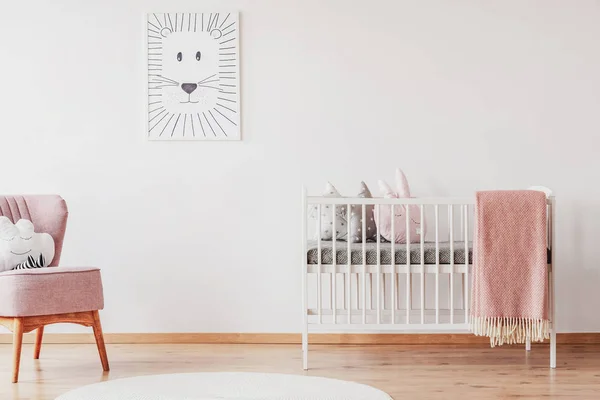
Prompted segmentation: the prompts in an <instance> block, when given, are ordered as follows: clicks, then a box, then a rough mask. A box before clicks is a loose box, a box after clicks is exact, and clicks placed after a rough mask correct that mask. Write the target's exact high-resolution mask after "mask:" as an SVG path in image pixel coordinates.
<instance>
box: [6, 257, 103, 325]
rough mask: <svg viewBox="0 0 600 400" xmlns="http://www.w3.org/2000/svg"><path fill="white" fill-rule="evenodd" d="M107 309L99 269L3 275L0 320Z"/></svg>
mask: <svg viewBox="0 0 600 400" xmlns="http://www.w3.org/2000/svg"><path fill="white" fill-rule="evenodd" d="M103 308H104V296H103V294H102V279H101V277H100V269H98V268H91V267H81V268H71V267H51V268H42V269H31V270H13V271H6V272H2V273H0V316H2V317H30V316H35V315H53V314H66V313H74V312H82V311H94V310H101V309H103Z"/></svg>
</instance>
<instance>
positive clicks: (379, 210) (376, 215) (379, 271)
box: [373, 205, 381, 324]
mask: <svg viewBox="0 0 600 400" xmlns="http://www.w3.org/2000/svg"><path fill="white" fill-rule="evenodd" d="M374 211H376V212H375V214H374V215H373V218H375V217H377V223H376V224H375V225H376V226H381V225H380V223H379V222H380V220H379V216H380V214H381V209H380V208H379V205H376V206H375V210H374ZM376 236H377V237H376V240H377V323H378V324H381V244H380V239H379V232H377V235H376Z"/></svg>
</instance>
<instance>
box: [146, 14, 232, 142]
mask: <svg viewBox="0 0 600 400" xmlns="http://www.w3.org/2000/svg"><path fill="white" fill-rule="evenodd" d="M144 32H145V38H146V40H145V41H146V46H145V55H146V63H145V65H146V78H147V79H146V135H147V138H148V140H151V141H214V140H241V129H240V121H241V116H240V114H241V109H240V57H239V33H240V31H239V13H238V12H236V11H233V12H197V13H189V12H188V13H146V14H145V15H144Z"/></svg>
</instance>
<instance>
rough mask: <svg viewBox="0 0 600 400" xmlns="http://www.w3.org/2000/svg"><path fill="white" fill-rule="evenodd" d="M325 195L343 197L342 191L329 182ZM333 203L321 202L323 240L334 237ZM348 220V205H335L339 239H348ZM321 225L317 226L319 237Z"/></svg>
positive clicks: (336, 228) (337, 236)
mask: <svg viewBox="0 0 600 400" xmlns="http://www.w3.org/2000/svg"><path fill="white" fill-rule="evenodd" d="M323 197H342V195H341V194H340V192H338V190H337V189H336V188H335V187H334V186H333V185H332V184H331V183H329V182H327V186H326V187H325V192H324V193H323ZM333 207H334V206H333V204H321V240H332V239H333V212H332V211H333ZM347 223H348V221H347V220H346V206H343V205H337V206H335V230H336V233H337V234H336V238H337V240H346V237H347V236H348V226H347ZM318 235H319V227H318V226H317V237H318Z"/></svg>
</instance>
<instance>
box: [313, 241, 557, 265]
mask: <svg viewBox="0 0 600 400" xmlns="http://www.w3.org/2000/svg"><path fill="white" fill-rule="evenodd" d="M332 247H333V244H332V242H331V241H321V264H325V265H327V264H331V263H332V261H333V248H332ZM423 247H424V250H423V254H424V256H425V257H424V259H425V262H424V264H434V265H435V242H425V243H424V246H423ZM380 249H381V250H380V251H381V264H382V265H389V264H391V261H392V245H391V243H387V242H386V243H380ZM394 252H395V253H396V254H395V261H396V264H397V265H401V264H406V244H398V243H396V244H395V249H394ZM350 253H351V263H352V264H354V265H360V264H362V243H351V244H350ZM365 254H366V264H367V265H377V243H375V242H369V243H366V244H365ZM451 254H452V253H451V251H450V242H440V243H439V259H440V264H446V265H447V264H450V261H451ZM468 254H469V264H471V263H472V262H473V243H472V242H469V243H468ZM318 255H319V252H318V247H317V241H316V240H315V241H309V242H308V254H307V261H308V264H318V263H319V260H318ZM550 258H551V257H550V250H548V263H550ZM336 262H337V264H342V265H343V264H347V263H348V243H346V242H342V241H338V242H336ZM410 263H411V264H420V263H421V245H420V243H412V244H411V245H410ZM464 263H465V243H464V242H454V264H464Z"/></svg>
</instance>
